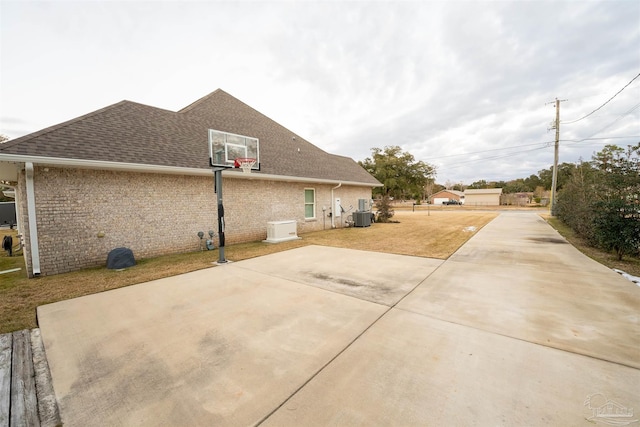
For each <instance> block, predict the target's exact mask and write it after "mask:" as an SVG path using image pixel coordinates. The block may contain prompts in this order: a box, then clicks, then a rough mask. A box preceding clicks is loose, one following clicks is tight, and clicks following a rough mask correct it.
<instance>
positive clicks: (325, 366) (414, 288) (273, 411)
mask: <svg viewBox="0 0 640 427" xmlns="http://www.w3.org/2000/svg"><path fill="white" fill-rule="evenodd" d="M445 262H446V261H444V262H442V263H441V264H440V265H438V266H437V267H436V268H434V269H433V270H432V271H431V272H430V273H429V274H427V275H426V276H425V277H424V279H422V280H421V281H420V282H418V284H416V285H415V286H414V287H413V288H411V290H410V291H409V292H407V293H406V294H405V295H404V296H403V297H402V298H400V299H399V300H398V301H397V302H396V303H394V304H393V305H391V306H388V305H386V304H379V305H383V306H385V307H388V308H387V309H386V310H385V311H384V312H383V313H382V314H380V316H378V317H377V318H376V319H375V320H374V321H373V322H371V324H370V325H369V326H367V327H366V328H365V329H363V330H362V332H360V333H359V334H358V335H356V337H355V338H354V339H353V340H351V341H350V342H349V343H348V344H347V345H346V346H345V347H344V348H343V349H342V350H340V351H339V352H338V353H336V354H335V355H334V356H333V357H332V358H331V359H329V360H328V361H327V363H325V364H324V365H322V366H321V367H320V369H318V370H317V371H316V372H315V373H314V374H313V375H312V376H311V377H309V378H308V379H307V380H306V381H305V382H304V383H302V385H300V387H298V388H297V389H295V390H294V391H293V392H292V393H291V394H290V395H289V397H287V398H286V399H285V400H283V401H282V403H280V404H279V405H278V406H276V407H275V408H274V409H273V410H272V411H271V412H269V413H268V414H267V415H265V416H264V417H263V418H262V419H260V421H258V422H257V423H255V424H254V426H259V425H261V424H262V423H264V422H265V421H267V420H268V419H269V418H270V417H271V416H272V415H273V414H275V413H276V412H277V411H278V410H279V409H280V408H282V407H283V406H284V405H286V404H287V402H289V401H290V400H291V399H292V398H293V397H294V396H295V395H296V394H298V392H300V391H301V390H302V389H303V388H304V387H306V386H307V384H309V383H310V382H311V381H313V380H314V379H315V378H316V377H317V376H318V375H320V374H321V373H322V371H324V370H325V369H326V368H327V367H328V366H329V365H330V364H332V363H333V361H334V360H336V359H337V358H338V357H340V356H341V355H342V354H343V353H344V352H346V351H347V350H348V349H349V348H350V347H351V346H352V345H353V344H354V343H355V342H356V341H358V340H359V339H360V337H361V336H363V335H364V334H365V333H366V332H367V331H368V330H369V329H371V328H372V327H373V326H375V325H376V324H377V323H378V322H379V321H380V319H382V318H383V317H384V316H385V315H387V313H389V312H390V311H391V310H393V309H394V308H396V306H397V305H398V304H399V303H400V302H401V301H402V300H403V299H405V298H406V297H407V296H408V295H410V294H411V293H412V292H413V291H415V290H416V289H417V288H418V287H419V286H420V285H422V284H423V283H424V282H425V281H426V280H427V279H428V278H429V277H430V276H431V275H432V274H433V273H435V271H436V270H438V269H439V268H440V267H441V266H442V265H444V263H445ZM295 283H298V282H295ZM307 286H312V285H307ZM320 289H323V288H320ZM323 290H326V289H323ZM329 292H334V291H330V290H329ZM336 293H338V292H336ZM341 295H344V294H341ZM347 296H349V295H347ZM352 298H356V297H352ZM356 299H358V300H361V301H367V300H362V299H360V298H356ZM368 302H371V301H368ZM374 304H376V303H374Z"/></svg>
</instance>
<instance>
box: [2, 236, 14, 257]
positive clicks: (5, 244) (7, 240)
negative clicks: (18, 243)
mask: <svg viewBox="0 0 640 427" xmlns="http://www.w3.org/2000/svg"><path fill="white" fill-rule="evenodd" d="M2 249H4V250H5V251H7V252H8V253H9V256H13V237H11V236H4V237H3V238H2Z"/></svg>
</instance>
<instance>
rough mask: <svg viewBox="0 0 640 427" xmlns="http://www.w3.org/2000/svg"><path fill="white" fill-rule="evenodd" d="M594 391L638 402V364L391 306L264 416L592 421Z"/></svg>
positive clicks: (345, 421)
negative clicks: (611, 360)
mask: <svg viewBox="0 0 640 427" xmlns="http://www.w3.org/2000/svg"><path fill="white" fill-rule="evenodd" d="M596 394H597V396H593V402H592V405H591V406H592V407H595V405H596V404H597V403H596V402H599V401H600V400H601V396H604V397H606V399H609V400H611V401H613V402H616V403H618V404H619V405H620V406H621V407H624V408H628V409H631V408H634V409H635V408H639V407H640V371H638V370H637V369H633V368H629V367H626V366H621V365H618V364H615V363H609V362H604V361H601V360H597V359H593V358H590V357H586V356H581V355H576V354H572V353H569V352H564V351H561V350H556V349H552V348H549V347H544V346H540V345H536V344H531V343H528V342H525V341H521V340H515V339H512V338H508V337H504V336H501V335H497V334H492V333H487V332H484V331H480V330H477V329H474V328H469V327H466V326H461V325H456V324H453V323H449V322H442V321H440V320H436V319H432V318H429V317H426V316H422V315H418V314H415V313H408V312H404V311H402V310H397V309H393V310H391V311H389V312H388V313H387V314H385V315H384V316H383V317H382V319H380V320H379V321H378V322H377V323H376V325H375V327H372V328H371V329H369V330H368V331H367V332H366V333H365V334H363V335H362V337H360V338H359V339H358V340H357V341H356V342H355V343H354V344H353V345H352V346H351V347H349V348H348V349H347V350H346V351H345V352H344V353H342V354H341V355H340V356H339V357H338V358H336V360H334V361H333V362H332V363H331V365H330V366H328V367H327V368H326V369H325V370H323V371H322V372H321V373H320V374H319V375H318V376H317V377H316V378H315V379H314V381H313V382H311V383H309V384H308V385H307V386H306V387H305V388H304V389H302V390H301V391H300V392H299V393H297V394H296V395H295V396H293V397H292V398H291V399H290V400H289V401H287V402H286V403H285V404H284V405H283V406H282V407H281V408H279V409H278V411H276V412H275V413H274V414H273V415H272V416H271V417H270V418H268V419H267V420H266V422H265V423H264V424H262V425H263V426H373V425H385V426H503V425H504V426H525V425H526V426H580V425H584V426H591V425H594V421H589V420H588V418H590V417H593V415H594V411H593V409H591V408H590V407H589V406H585V401H586V400H587V399H588V398H589V396H592V395H596ZM636 418H637V417H636ZM636 418H631V419H636ZM625 419H626V420H629V419H630V418H629V417H626V418H625ZM620 420H622V418H619V419H618V421H620Z"/></svg>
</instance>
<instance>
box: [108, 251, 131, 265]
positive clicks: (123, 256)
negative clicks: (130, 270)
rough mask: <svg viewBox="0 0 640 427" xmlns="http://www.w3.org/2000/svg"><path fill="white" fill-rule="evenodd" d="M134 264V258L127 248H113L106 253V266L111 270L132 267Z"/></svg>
mask: <svg viewBox="0 0 640 427" xmlns="http://www.w3.org/2000/svg"><path fill="white" fill-rule="evenodd" d="M134 265H136V260H135V258H134V257H133V252H132V251H131V249H129V248H115V249H114V250H112V251H111V252H109V255H107V268H109V269H111V270H119V269H121V268H127V267H133V266H134Z"/></svg>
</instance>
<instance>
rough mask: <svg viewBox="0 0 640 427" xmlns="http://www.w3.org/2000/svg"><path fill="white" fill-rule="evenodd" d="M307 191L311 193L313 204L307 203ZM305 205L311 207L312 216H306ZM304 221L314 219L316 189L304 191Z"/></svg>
mask: <svg viewBox="0 0 640 427" xmlns="http://www.w3.org/2000/svg"><path fill="white" fill-rule="evenodd" d="M307 191H313V203H307ZM307 205H312V206H313V216H307ZM304 219H305V220H313V219H316V189H315V188H305V189H304Z"/></svg>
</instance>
